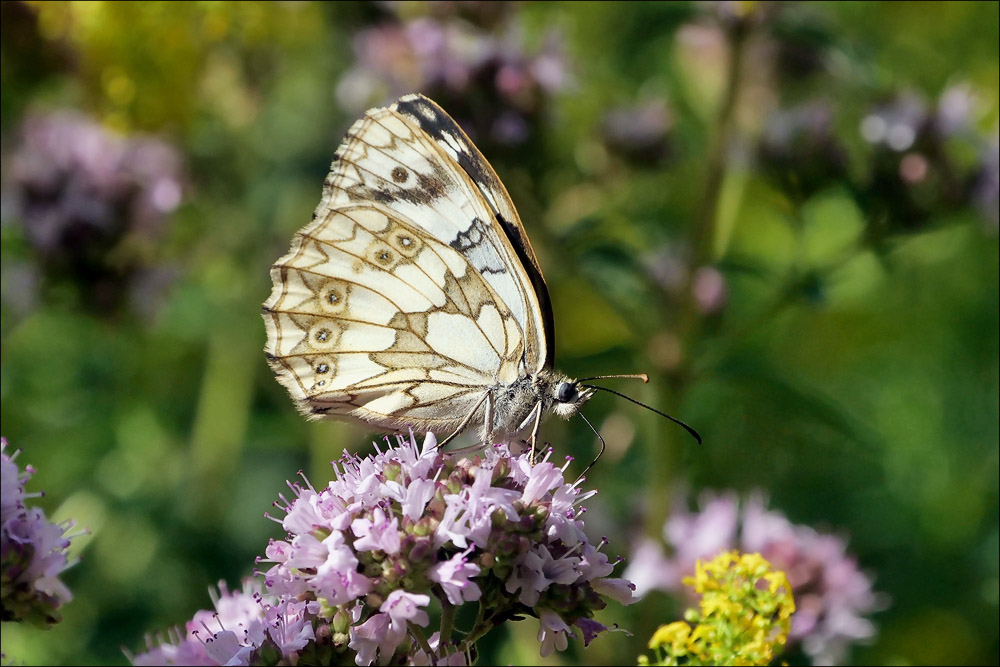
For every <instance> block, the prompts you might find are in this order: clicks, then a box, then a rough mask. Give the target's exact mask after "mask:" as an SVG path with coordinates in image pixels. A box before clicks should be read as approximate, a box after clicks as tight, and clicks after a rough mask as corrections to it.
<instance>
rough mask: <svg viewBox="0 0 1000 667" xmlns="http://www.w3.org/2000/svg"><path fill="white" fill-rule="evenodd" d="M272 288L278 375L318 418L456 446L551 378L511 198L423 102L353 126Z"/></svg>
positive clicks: (529, 263) (271, 334)
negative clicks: (502, 394) (528, 384)
mask: <svg viewBox="0 0 1000 667" xmlns="http://www.w3.org/2000/svg"><path fill="white" fill-rule="evenodd" d="M271 279H272V282H273V289H272V291H271V294H270V296H269V297H268V299H267V301H266V302H265V303H264V306H263V315H264V321H265V324H266V328H267V345H266V352H267V355H268V361H269V363H270V365H271V367H272V369H273V370H274V371H275V373H276V375H277V377H278V380H279V381H280V382H281V383H282V384H283V385H284V386H285V387H286V388H287V389H288V391H289V392H290V394H291V396H292V398H293V399H294V400H295V402H296V404H297V406H298V407H299V409H300V410H301V411H302V412H303V413H305V414H306V415H308V416H310V417H323V416H335V417H340V418H348V419H354V420H360V421H362V422H366V423H369V424H373V425H376V426H381V427H385V428H392V429H398V428H407V427H410V428H414V429H416V430H419V431H436V432H439V433H440V432H449V431H452V430H454V429H457V428H461V427H464V426H465V424H467V423H469V421H470V419H469V418H471V417H472V416H473V414H474V413H476V412H477V411H480V412H482V413H483V414H484V415H488V414H490V413H489V410H490V409H491V408H492V406H493V405H494V404H499V403H501V401H500V400H499V398H498V397H497V396H496V394H497V392H498V391H499V389H500V388H503V387H509V386H522V385H524V381H525V378H533V377H539V374H542V375H543V376H544V375H547V373H548V371H549V369H550V367H551V363H552V350H553V338H554V332H553V326H552V315H551V309H550V305H549V300H548V292H547V290H546V287H545V282H544V279H543V278H542V273H541V270H540V268H539V266H538V261H537V259H536V257H535V254H534V251H533V250H532V249H531V245H530V244H529V242H528V239H527V236H526V234H525V232H524V228H523V226H522V224H521V221H520V219H519V217H518V215H517V212H516V210H515V209H514V205H513V204H512V202H511V200H510V196H509V195H508V194H507V191H506V189H505V188H504V186H503V184H502V183H501V182H500V179H499V178H498V177H497V175H496V173H495V172H494V171H493V169H492V167H490V165H489V163H487V162H486V160H485V158H484V157H483V156H482V154H481V153H480V152H479V150H478V149H477V148H476V147H475V146H474V145H473V144H472V142H471V141H470V140H469V138H468V137H467V136H466V135H465V133H464V132H463V131H462V130H461V129H460V128H459V126H458V125H457V123H455V121H454V120H453V119H452V118H451V117H449V116H448V114H446V113H445V112H444V111H443V110H442V109H441V108H440V107H439V106H438V105H437V104H435V103H434V102H432V101H431V100H429V99H427V98H426V97H423V96H421V95H408V96H406V97H403V98H401V99H399V100H397V101H396V102H395V103H394V104H392V105H390V106H389V107H386V108H379V109H372V110H370V111H368V112H367V113H366V114H365V116H364V117H363V118H361V119H360V120H358V121H357V122H355V123H354V125H353V126H352V127H351V129H350V130H349V131H348V133H347V136H346V138H345V139H344V142H343V143H342V144H341V146H340V148H339V149H338V150H337V153H336V157H335V158H334V161H333V165H332V167H331V171H330V174H329V176H328V177H327V179H326V182H325V183H324V187H323V195H322V199H321V200H320V203H319V206H318V207H317V208H316V212H315V214H314V216H313V220H312V222H311V223H310V224H308V225H306V226H305V227H304V228H302V229H301V230H300V231H299V232H297V233H296V235H295V237H294V238H293V240H292V245H291V249H290V250H289V252H288V254H286V255H285V256H283V257H281V258H280V259H279V260H278V261H277V262H276V263H275V264H274V266H273V267H272V269H271ZM532 406H534V403H532ZM521 411H522V412H523V410H521ZM510 418H513V419H520V418H521V416H520V415H513V417H510ZM487 419H490V418H489V417H487ZM487 430H489V431H492V429H491V428H490V429H487Z"/></svg>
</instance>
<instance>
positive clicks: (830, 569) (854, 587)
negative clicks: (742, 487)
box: [625, 493, 884, 665]
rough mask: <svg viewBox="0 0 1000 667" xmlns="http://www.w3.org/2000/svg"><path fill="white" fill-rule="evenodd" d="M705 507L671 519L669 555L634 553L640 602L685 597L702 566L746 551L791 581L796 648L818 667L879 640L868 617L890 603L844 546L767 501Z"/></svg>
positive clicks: (712, 499)
mask: <svg viewBox="0 0 1000 667" xmlns="http://www.w3.org/2000/svg"><path fill="white" fill-rule="evenodd" d="M676 506H678V507H684V506H685V505H684V503H683V502H678V503H677V504H676ZM700 506H701V510H700V511H696V512H689V511H687V510H686V509H680V510H676V511H673V512H672V513H671V515H670V517H668V519H667V521H666V523H665V524H664V526H663V537H664V540H665V542H666V546H667V553H669V554H670V555H667V554H665V553H664V549H663V547H662V546H661V545H660V544H659V543H658V542H654V541H653V540H649V539H644V540H642V541H640V542H639V543H638V544H637V545H635V547H634V548H633V552H632V559H631V562H630V564H629V567H628V569H627V570H626V572H625V576H627V577H629V578H630V579H631V580H632V581H634V582H635V585H636V593H637V594H638V595H640V596H642V595H645V594H647V593H648V592H650V591H653V590H665V591H670V592H680V591H682V590H685V591H686V589H685V588H684V586H683V584H682V581H681V580H682V579H683V578H684V577H687V576H691V575H692V574H693V573H694V571H695V563H696V562H697V561H698V560H699V559H702V560H704V559H708V558H712V557H714V556H715V555H717V554H719V553H720V552H722V551H727V550H730V549H739V550H740V551H743V552H745V553H760V554H761V555H762V556H763V557H764V558H766V559H767V560H768V561H769V562H770V563H771V564H772V565H773V566H774V568H776V569H778V570H782V571H783V572H784V573H785V574H786V576H787V577H788V582H789V583H790V584H791V585H792V595H793V596H794V598H795V607H796V612H795V614H794V615H793V616H792V630H791V633H790V634H789V637H788V640H789V646H790V647H791V646H793V645H796V644H797V645H798V646H799V647H800V648H801V649H802V651H803V652H804V653H805V654H806V655H808V656H809V657H810V658H811V659H812V660H813V663H814V664H817V665H823V664H831V665H832V664H839V663H841V662H842V661H843V659H844V658H845V656H846V653H847V650H848V648H849V647H850V645H851V644H853V643H856V642H859V641H864V640H868V639H870V638H872V637H873V636H874V635H875V626H874V624H873V623H872V622H871V621H870V620H868V618H866V616H867V615H868V614H870V613H872V612H874V611H877V610H878V609H880V608H881V607H882V606H883V605H884V601H883V599H882V596H880V595H878V594H876V593H875V592H874V591H873V589H872V582H871V580H870V579H869V578H868V577H867V576H866V575H865V574H864V573H863V572H861V570H860V569H858V565H857V562H856V560H855V559H854V558H853V557H852V556H850V555H849V554H848V553H847V546H846V544H845V542H844V540H842V539H841V538H839V537H837V536H835V535H829V534H824V533H820V532H817V531H816V530H814V529H813V528H811V527H809V526H803V525H796V524H793V523H791V522H790V521H789V520H788V518H787V517H785V516H784V515H783V514H781V513H779V512H775V511H769V510H768V509H767V507H766V503H765V501H764V497H763V495H762V494H760V493H754V494H751V495H750V497H749V498H748V499H747V500H746V501H744V502H742V503H741V502H740V500H739V498H738V497H737V496H736V494H733V493H728V494H723V495H715V494H711V493H707V494H705V495H704V496H703V497H702V499H701V503H700Z"/></svg>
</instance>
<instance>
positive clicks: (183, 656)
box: [131, 579, 319, 666]
mask: <svg viewBox="0 0 1000 667" xmlns="http://www.w3.org/2000/svg"><path fill="white" fill-rule="evenodd" d="M262 589H263V586H262V585H261V582H260V581H256V580H252V579H248V580H246V581H244V582H243V590H240V591H230V590H229V589H228V588H227V587H226V584H225V582H219V594H218V595H213V602H214V603H215V610H214V611H209V610H202V611H199V612H198V613H196V614H195V615H194V618H193V619H191V620H190V621H188V623H187V624H186V625H185V628H184V630H185V632H184V634H183V635H175V636H173V637H171V638H170V639H169V640H166V639H164V638H162V637H161V638H159V639H158V640H156V641H153V640H147V641H148V643H149V644H150V647H149V650H147V651H146V652H144V653H140V654H139V655H136V656H131V660H132V664H134V665H149V666H152V665H248V664H251V662H252V663H253V664H271V663H272V662H277V661H280V660H282V659H297V658H298V657H300V653H299V652H300V651H302V649H303V648H305V647H306V645H307V644H309V642H311V641H314V640H315V639H316V637H315V635H314V634H313V623H312V621H313V618H314V617H315V616H316V613H317V612H318V610H319V605H318V604H317V603H315V602H313V603H309V602H302V601H295V600H280V599H278V597H277V596H273V595H264V594H263V593H262Z"/></svg>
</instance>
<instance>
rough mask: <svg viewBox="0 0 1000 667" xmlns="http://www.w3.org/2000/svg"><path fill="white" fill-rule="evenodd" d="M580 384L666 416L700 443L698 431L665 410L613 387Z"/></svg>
mask: <svg viewBox="0 0 1000 667" xmlns="http://www.w3.org/2000/svg"><path fill="white" fill-rule="evenodd" d="M624 377H629V376H624ZM632 377H637V376H632ZM580 386H581V387H586V388H587V389H600V390H601V391H606V392H608V393H609V394H614V395H615V396H620V397H622V398H624V399H625V400H626V401H631V402H632V403H635V404H636V405H639V406H642V407H644V408H646V409H647V410H651V411H653V412H655V413H656V414H658V415H660V416H661V417H666V418H667V419H669V420H670V421H672V422H673V423H675V424H678V425H679V426H683V427H684V430H686V431H687V432H688V433H690V434H691V435H692V436H693V437H694V439H695V440H697V441H698V444H699V445H700V444H701V436H700V435H698V431H696V430H694V429H693V428H691V427H690V426H688V425H687V424H685V423H684V422H682V421H681V420H680V419H677V418H676V417H671V416H670V415H668V414H667V413H666V412H660V411H659V410H657V409H656V408H654V407H652V406H649V405H646V404H645V403H641V402H640V401H637V400H635V399H634V398H632V397H631V396H626V395H625V394H623V393H621V392H617V391H615V390H614V389H608V388H607V387H598V386H596V385H592V384H583V385H580ZM580 416H581V417H583V415H580ZM587 423H588V424H589V423H590V422H587ZM590 428H594V427H593V426H591V427H590ZM601 451H603V449H602V450H601ZM590 465H594V464H593V463H591V464H590ZM588 470H589V468H588Z"/></svg>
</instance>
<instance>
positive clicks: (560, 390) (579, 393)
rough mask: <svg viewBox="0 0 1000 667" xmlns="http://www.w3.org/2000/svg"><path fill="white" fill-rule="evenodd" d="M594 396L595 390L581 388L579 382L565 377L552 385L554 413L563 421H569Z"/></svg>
mask: <svg viewBox="0 0 1000 667" xmlns="http://www.w3.org/2000/svg"><path fill="white" fill-rule="evenodd" d="M593 395H594V390H593V389H591V388H589V387H581V386H580V384H579V380H571V379H570V378H568V377H563V378H561V379H559V380H557V381H556V382H554V383H553V384H552V411H553V412H555V413H556V414H557V415H559V416H560V417H562V418H563V419H569V418H570V417H572V416H573V415H574V414H576V412H577V410H579V409H580V406H581V405H583V404H584V403H586V402H587V401H588V400H589V399H590V397H591V396H593Z"/></svg>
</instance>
